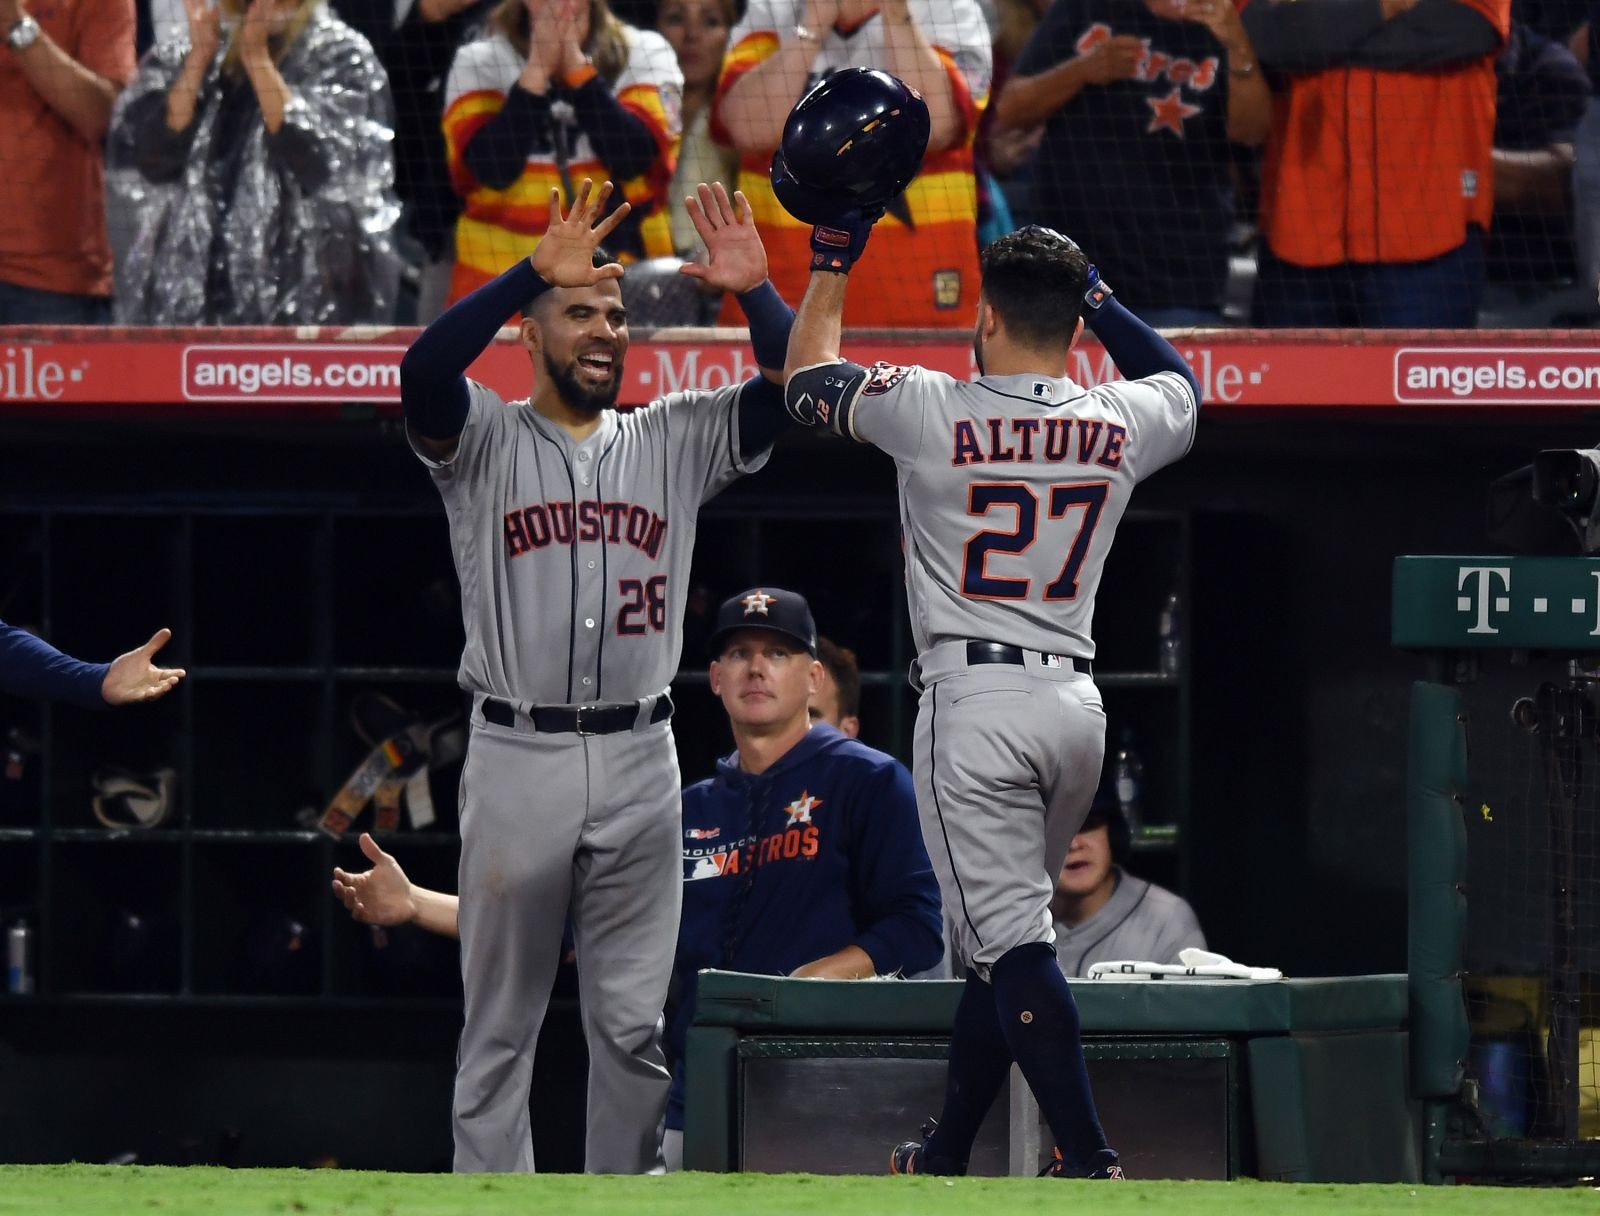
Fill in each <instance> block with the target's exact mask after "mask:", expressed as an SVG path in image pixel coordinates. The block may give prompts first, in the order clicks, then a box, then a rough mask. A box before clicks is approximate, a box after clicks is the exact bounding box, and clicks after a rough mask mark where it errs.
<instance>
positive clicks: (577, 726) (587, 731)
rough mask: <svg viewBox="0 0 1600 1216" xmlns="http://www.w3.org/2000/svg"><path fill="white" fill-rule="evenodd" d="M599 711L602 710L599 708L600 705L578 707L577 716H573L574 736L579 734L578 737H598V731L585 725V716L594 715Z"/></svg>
mask: <svg viewBox="0 0 1600 1216" xmlns="http://www.w3.org/2000/svg"><path fill="white" fill-rule="evenodd" d="M599 709H600V706H598V705H580V706H578V709H577V712H576V713H575V714H573V722H572V729H573V733H574V734H578V735H598V734H599V733H600V732H599V731H598V730H596V729H594V728H592V727H588V726H585V725H584V724H583V715H584V714H593V713H595V712H596V711H597V710H599Z"/></svg>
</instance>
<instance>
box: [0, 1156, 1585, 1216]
mask: <svg viewBox="0 0 1600 1216" xmlns="http://www.w3.org/2000/svg"><path fill="white" fill-rule="evenodd" d="M1596 1211H1600V1195H1597V1194H1596V1192H1595V1191H1593V1190H1586V1189H1582V1188H1573V1189H1566V1190H1552V1189H1544V1190H1528V1189H1520V1188H1515V1189H1514V1188H1509V1187H1423V1186H1416V1187H1411V1186H1324V1185H1298V1184H1290V1183H1265V1182H1231V1183H1230V1182H1127V1183H1122V1184H1117V1183H1098V1182H1059V1181H1055V1180H1052V1179H1038V1180H1035V1179H1024V1178H955V1179H949V1180H945V1179H938V1178H887V1177H885V1178H822V1177H817V1176H815V1175H809V1174H788V1175H761V1174H676V1175H673V1176H671V1177H667V1178H585V1177H583V1176H581V1175H572V1174H546V1175H541V1176H538V1177H521V1176H515V1177H513V1176H505V1175H500V1176H494V1177H484V1176H476V1177H472V1176H460V1177H457V1176H452V1175H449V1174H380V1173H366V1172H362V1171H358V1170H223V1169H212V1168H199V1167H197V1168H193V1169H170V1168H165V1167H144V1166H91V1165H38V1166H25V1165H8V1166H0V1214H4V1216H13V1214H16V1216H22V1214H23V1213H26V1214H27V1216H68V1214H69V1213H70V1214H75V1213H80V1212H82V1213H96V1214H100V1213H115V1214H117V1216H456V1214H458V1213H459V1214H460V1216H513V1214H515V1216H533V1214H535V1213H545V1212H549V1213H561V1214H562V1216H567V1214H569V1213H570V1214H571V1216H598V1214H600V1213H619V1214H626V1216H654V1214H657V1213H659V1214H661V1216H767V1214H768V1213H771V1214H772V1216H777V1214H779V1213H784V1214H787V1213H794V1214H795V1216H880V1214H881V1216H943V1214H949V1216H957V1214H960V1216H972V1214H974V1213H977V1214H981V1216H1009V1214H1010V1213H1013V1212H1018V1213H1030V1212H1041V1213H1042V1212H1059V1213H1082V1214H1083V1216H1116V1214H1117V1213H1142V1214H1143V1216H1150V1214H1151V1213H1155V1212H1162V1213H1166V1212H1171V1213H1182V1214H1183V1216H1189V1214H1191V1213H1194V1214H1195V1216H1280V1214H1285V1216H1311V1214H1313V1213H1322V1212H1328V1213H1334V1212H1337V1213H1339V1214H1340V1216H1367V1214H1369V1213H1390V1212H1406V1213H1410V1212H1416V1213H1424V1212H1428V1213H1431V1212H1440V1213H1444V1212H1448V1213H1450V1216H1539V1214H1541V1213H1545V1212H1561V1213H1567V1212H1571V1213H1578V1212H1596Z"/></svg>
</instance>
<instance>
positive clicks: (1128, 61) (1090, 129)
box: [995, 0, 1315, 326]
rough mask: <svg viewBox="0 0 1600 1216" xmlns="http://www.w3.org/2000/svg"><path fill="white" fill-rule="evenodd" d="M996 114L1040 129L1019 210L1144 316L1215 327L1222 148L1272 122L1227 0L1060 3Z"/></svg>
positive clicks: (1011, 123) (1225, 197)
mask: <svg viewBox="0 0 1600 1216" xmlns="http://www.w3.org/2000/svg"><path fill="white" fill-rule="evenodd" d="M1312 2H1315V0H1312ZM995 108H996V114H995V127H996V130H997V131H1001V132H1005V131H1015V130H1026V129H1027V128H1030V127H1032V126H1034V125H1036V124H1038V123H1040V122H1043V123H1045V134H1044V141H1043V143H1042V145H1041V147H1040V152H1039V159H1038V161H1037V162H1036V165H1035V168H1034V174H1033V190H1032V198H1031V202H1030V207H1029V211H1028V213H1027V215H1026V218H1028V219H1030V220H1031V221H1032V222H1035V223H1039V224H1043V225H1045V226H1047V227H1050V228H1056V229H1059V230H1060V231H1062V232H1065V233H1066V234H1067V235H1069V236H1071V237H1072V238H1073V239H1074V240H1076V241H1078V242H1079V243H1080V244H1082V245H1083V247H1084V248H1085V249H1088V250H1089V251H1090V252H1091V255H1092V256H1093V257H1094V260H1095V264H1096V265H1097V266H1098V267H1099V268H1100V273H1101V274H1103V275H1104V276H1105V277H1106V281H1107V282H1109V283H1111V284H1112V285H1113V286H1114V287H1116V289H1117V291H1118V292H1119V293H1121V294H1122V295H1123V296H1125V297H1126V298H1127V299H1128V300H1129V302H1130V303H1131V304H1132V305H1133V306H1134V307H1135V308H1137V309H1138V310H1139V315H1140V316H1141V317H1143V318H1144V319H1145V320H1146V321H1148V322H1149V323H1150V324H1152V325H1157V326H1183V325H1220V324H1221V323H1222V303H1223V295H1224V289H1225V287H1226V285H1227V279H1228V229H1229V226H1230V225H1231V224H1232V222H1233V193H1232V191H1233V187H1232V153H1231V151H1230V149H1229V142H1230V141H1232V142H1233V143H1236V144H1239V145H1241V146H1243V147H1255V146H1257V145H1259V144H1261V143H1262V142H1263V141H1265V139H1266V137H1267V131H1268V129H1269V127H1270V124H1271V121H1272V97H1271V94H1270V92H1269V91H1268V89H1267V85H1266V82H1265V80H1264V78H1263V76H1262V73H1261V71H1260V68H1259V67H1258V65H1257V63H1256V56H1255V51H1254V48H1253V47H1252V46H1251V44H1250V37H1249V35H1248V34H1246V33H1245V30H1244V27H1243V25H1242V24H1241V23H1240V21H1239V17H1238V14H1237V12H1236V10H1235V9H1234V7H1233V3H1232V0H1190V2H1187V3H1186V2H1185V0H1143V2H1142V3H1128V2H1127V0H1057V3H1056V4H1054V5H1053V6H1052V7H1051V8H1050V10H1049V11H1048V12H1047V13H1046V14H1045V16H1044V19H1043V20H1042V21H1041V22H1040V23H1039V26H1038V28H1037V29H1035V30H1034V32H1033V36H1032V37H1031V38H1030V39H1029V40H1028V44H1027V47H1026V48H1025V49H1024V50H1023V53H1022V57H1021V58H1020V59H1019V60H1018V61H1017V64H1016V67H1015V70H1014V71H1013V73H1012V75H1011V77H1010V78H1009V79H1008V80H1007V81H1006V84H1005V87H1004V89H1002V90H1001V92H1000V95H999V100H998V101H997V102H996V106H995Z"/></svg>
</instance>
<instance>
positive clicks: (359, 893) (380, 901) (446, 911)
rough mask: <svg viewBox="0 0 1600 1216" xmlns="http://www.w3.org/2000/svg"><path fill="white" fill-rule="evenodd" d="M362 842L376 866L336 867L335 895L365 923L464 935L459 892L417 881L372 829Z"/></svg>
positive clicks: (351, 912) (364, 849) (369, 858)
mask: <svg viewBox="0 0 1600 1216" xmlns="http://www.w3.org/2000/svg"><path fill="white" fill-rule="evenodd" d="M360 844H361V851H362V852H363V853H364V854H366V857H367V860H368V861H370V862H371V863H372V869H370V870H368V871H367V872H366V873H364V874H350V873H347V872H346V871H344V870H341V869H338V868H337V867H335V869H334V871H333V894H334V898H336V899H337V900H338V901H339V902H340V903H342V904H343V905H344V906H345V909H346V910H347V911H348V912H349V913H350V915H351V916H353V917H354V918H355V919H356V920H358V921H360V922H361V923H362V924H363V925H382V926H392V925H415V926H417V928H419V929H426V930H427V931H428V932H429V933H437V934H439V935H440V936H441V937H454V938H459V937H460V936H461V929H460V924H459V918H460V909H461V900H460V897H459V896H455V895H447V894H446V893H445V892H443V891H430V890H429V889H428V888H427V887H419V886H416V885H415V884H413V883H412V881H411V880H410V879H409V878H407V877H406V872H405V871H404V870H402V869H401V868H400V863H399V862H398V861H396V860H395V859H394V858H393V857H391V856H390V855H389V854H388V853H385V852H384V851H383V849H382V848H381V847H379V845H378V842H377V841H376V840H374V839H373V838H372V837H371V836H370V835H369V834H368V833H366V832H362V833H361V840H360Z"/></svg>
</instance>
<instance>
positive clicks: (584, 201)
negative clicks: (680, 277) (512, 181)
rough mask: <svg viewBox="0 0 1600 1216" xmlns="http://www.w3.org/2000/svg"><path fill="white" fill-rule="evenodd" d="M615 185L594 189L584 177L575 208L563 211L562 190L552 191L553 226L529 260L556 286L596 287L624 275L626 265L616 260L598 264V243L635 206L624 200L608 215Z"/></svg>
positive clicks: (549, 282) (605, 185)
mask: <svg viewBox="0 0 1600 1216" xmlns="http://www.w3.org/2000/svg"><path fill="white" fill-rule="evenodd" d="M612 190H613V186H612V185H611V183H610V182H602V183H601V185H600V189H599V190H598V191H596V190H595V189H594V182H593V180H591V179H590V178H587V177H586V178H584V179H583V184H582V185H580V186H579V187H578V195H577V197H576V198H575V199H573V200H572V210H571V211H569V212H568V213H567V214H566V215H563V214H562V213H561V191H560V190H559V189H552V190H551V191H550V227H549V228H547V229H546V230H545V234H544V236H543V237H542V238H541V239H540V241H539V244H538V246H537V247H536V248H535V249H534V251H533V253H532V255H531V256H530V257H529V258H528V261H529V262H530V263H532V265H533V268H534V270H535V271H537V272H538V274H539V277H540V278H541V279H543V280H544V281H545V282H546V283H548V284H550V286H552V287H592V286H593V285H594V284H596V283H601V282H604V281H605V280H606V279H620V278H621V277H622V267H621V266H619V265H617V264H616V263H615V262H613V263H611V264H610V265H606V266H596V265H595V264H594V251H595V247H596V246H598V245H599V244H600V242H602V241H603V240H605V239H606V237H608V236H610V235H611V233H612V232H613V231H615V229H616V227H617V225H618V224H620V223H622V221H623V219H624V218H626V216H627V214H628V212H629V211H630V210H632V207H631V205H630V204H628V203H623V204H622V205H621V206H620V207H618V208H617V209H616V210H615V211H613V212H612V213H611V214H610V215H606V202H607V200H608V199H610V197H611V191H612Z"/></svg>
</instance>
